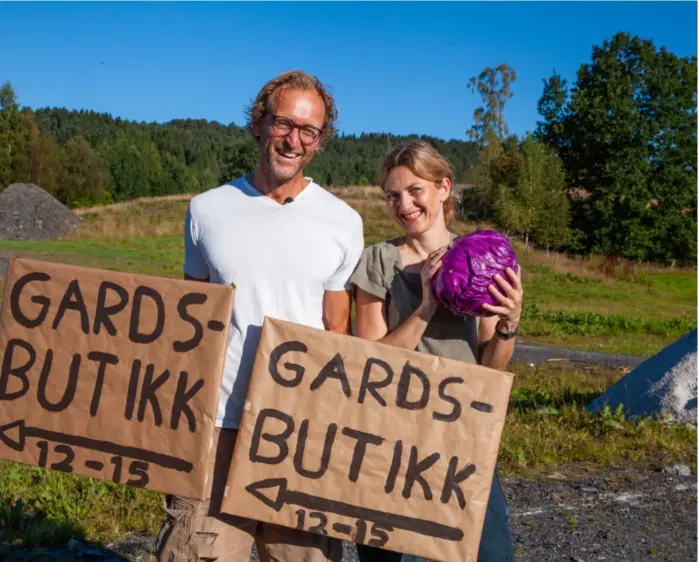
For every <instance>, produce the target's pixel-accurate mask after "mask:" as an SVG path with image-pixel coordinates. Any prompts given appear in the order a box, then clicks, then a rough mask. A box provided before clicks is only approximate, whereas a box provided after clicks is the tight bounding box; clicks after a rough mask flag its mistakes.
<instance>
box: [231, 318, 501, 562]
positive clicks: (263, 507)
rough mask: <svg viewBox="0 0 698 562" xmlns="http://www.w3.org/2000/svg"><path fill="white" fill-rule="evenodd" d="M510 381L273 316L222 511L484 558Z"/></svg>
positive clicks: (394, 546)
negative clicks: (482, 549)
mask: <svg viewBox="0 0 698 562" xmlns="http://www.w3.org/2000/svg"><path fill="white" fill-rule="evenodd" d="M512 382H513V375H511V374H509V373H504V372H500V371H496V370H492V369H488V368H485V367H480V366H477V365H470V364H467V363H463V362H459V361H453V360H449V359H443V358H439V357H435V356H431V355H426V354H422V353H418V352H416V351H408V350H404V349H400V348H396V347H393V346H389V345H385V344H380V343H374V342H370V341H366V340H361V339H359V338H355V337H352V336H345V335H340V334H333V333H330V332H325V331H321V330H316V329H313V328H307V327H304V326H299V325H297V324H293V323H289V322H283V321H280V320H274V319H270V318H267V319H265V322H264V326H263V329H262V335H261V340H260V344H259V348H258V350H257V356H256V360H255V365H254V370H253V374H252V378H251V382H250V388H249V391H248V395H247V402H246V404H245V411H244V413H243V417H242V423H241V426H240V430H239V433H238V439H237V442H236V444H235V451H234V455H233V460H232V463H231V468H230V472H229V475H228V482H227V490H226V494H225V497H224V498H223V502H222V510H223V511H224V512H227V513H231V514H234V515H240V516H244V517H249V518H252V519H256V520H259V521H267V522H272V523H276V524H279V525H283V526H286V527H292V528H297V529H302V530H305V531H309V532H314V533H320V534H327V535H330V536H333V537H337V538H341V539H345V540H351V541H354V542H358V543H363V544H369V545H373V546H377V547H382V548H385V549H388V550H393V551H398V552H403V553H408V554H414V555H419V556H424V557H426V558H430V559H433V560H442V561H448V562H457V561H463V562H466V561H467V562H469V561H475V560H476V559H477V552H478V547H479V542H480V536H481V533H482V526H483V522H484V518H485V510H486V507H487V501H488V498H489V492H490V488H491V485H492V477H493V473H494V467H495V461H496V457H497V453H498V450H499V442H500V437H501V433H502V428H503V425H504V420H505V416H506V411H507V402H508V399H509V393H510V391H511V385H512Z"/></svg>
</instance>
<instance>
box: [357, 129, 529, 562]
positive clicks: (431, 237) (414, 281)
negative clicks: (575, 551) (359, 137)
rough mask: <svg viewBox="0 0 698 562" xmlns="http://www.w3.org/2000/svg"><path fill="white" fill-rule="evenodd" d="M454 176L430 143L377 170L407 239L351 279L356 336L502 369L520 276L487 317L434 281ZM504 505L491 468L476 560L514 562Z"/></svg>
mask: <svg viewBox="0 0 698 562" xmlns="http://www.w3.org/2000/svg"><path fill="white" fill-rule="evenodd" d="M452 183H453V172H452V170H451V167H450V165H449V164H448V162H447V161H446V159H445V158H444V157H443V156H441V155H440V154H439V153H438V152H437V151H436V150H435V149H434V148H433V147H432V146H431V145H429V144H428V143H425V142H422V141H412V142H408V143H405V144H401V145H398V146H396V147H395V148H393V149H392V150H391V151H390V153H389V154H388V155H387V157H386V158H385V160H384V161H383V164H382V166H381V172H380V185H381V187H382V188H383V192H384V196H385V201H386V202H387V207H388V211H389V213H390V214H391V216H392V217H393V219H394V220H395V221H396V222H397V224H398V225H400V226H401V227H402V228H403V230H404V231H405V234H404V236H402V237H400V238H396V239H393V240H388V241H386V242H382V243H379V244H376V245H374V246H371V247H369V248H366V250H365V251H364V254H363V256H362V258H361V261H360V262H359V264H358V266H357V268H356V271H355V273H354V275H353V277H352V279H351V282H352V285H353V287H354V291H355V298H356V335H357V336H359V337H361V338H366V339H369V340H373V341H379V342H382V343H387V344H390V345H394V346H397V347H404V348H406V349H413V350H417V351H420V352H422V353H429V354H432V355H439V356H442V357H449V358H452V359H457V360H460V361H465V362H469V363H479V364H481V365H485V366H487V367H491V368H494V369H499V370H502V369H504V368H505V367H506V365H507V364H508V362H509V360H510V358H511V355H512V352H513V349H514V341H515V336H516V333H517V332H518V325H519V319H520V317H521V301H522V297H523V291H522V288H521V280H520V271H519V272H515V271H513V270H511V269H509V268H507V270H506V275H507V278H504V277H503V276H497V277H496V278H495V279H496V286H495V284H493V285H492V286H490V287H489V290H490V292H491V293H492V295H493V297H494V298H495V300H496V301H497V302H498V305H497V306H490V305H484V308H486V309H487V311H488V312H489V313H490V314H491V316H488V317H480V318H469V317H468V318H464V317H460V316H456V315H455V314H453V313H451V312H450V311H449V310H447V309H446V308H445V307H443V306H440V305H439V304H438V303H437V301H436V299H435V297H434V294H433V292H432V289H431V279H432V277H433V276H434V274H435V273H436V272H437V271H438V269H439V267H440V266H441V258H442V256H443V254H444V253H445V251H446V250H447V249H448V247H449V245H450V244H451V242H452V241H453V240H454V239H455V237H456V235H455V234H453V233H451V232H449V230H448V224H449V221H450V219H451V218H452V216H453V211H454V204H453V200H452V199H451V186H452ZM507 511H508V510H507V506H506V501H505V498H504V494H503V492H502V489H501V486H500V483H499V475H498V472H497V471H496V470H495V475H494V479H493V482H492V491H491V493H490V498H489V502H488V506H487V514H486V517H485V523H484V527H483V534H482V540H481V544H480V551H479V554H478V562H490V561H492V562H494V561H496V562H505V561H511V560H514V559H515V558H514V554H513V548H512V543H511V537H510V534H509V526H508V513H507ZM357 548H358V551H359V559H360V560H361V561H362V562H369V561H374V560H375V561H382V562H383V561H384V562H392V561H396V562H397V561H399V560H400V559H401V556H402V555H401V554H399V553H393V552H389V551H385V550H380V549H377V548H373V547H368V546H365V545H357Z"/></svg>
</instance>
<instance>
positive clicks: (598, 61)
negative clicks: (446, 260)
mask: <svg viewBox="0 0 698 562" xmlns="http://www.w3.org/2000/svg"><path fill="white" fill-rule="evenodd" d="M696 79H697V71H696V57H695V56H692V57H678V56H676V55H675V54H673V53H671V52H669V51H668V50H667V49H666V48H664V47H661V48H657V47H656V46H655V45H654V44H653V43H652V42H651V41H649V40H645V39H642V38H640V37H637V36H631V35H630V34H627V33H618V34H616V35H615V36H614V37H612V38H611V39H610V40H606V41H604V42H603V44H602V45H600V46H594V47H593V49H592V56H591V61H590V62H588V63H584V64H582V65H581V66H580V67H579V70H578V71H577V77H576V80H575V82H574V83H573V84H571V85H568V84H567V81H566V80H565V79H564V78H562V77H561V76H560V75H559V74H557V73H556V72H555V71H553V73H552V75H551V76H550V77H549V78H548V79H545V80H544V81H543V91H542V94H541V97H540V99H539V101H538V107H537V109H538V113H539V115H540V120H539V121H538V123H537V127H536V130H535V131H533V132H531V133H529V134H527V135H526V136H525V137H524V138H523V139H518V138H517V137H516V136H510V135H509V133H508V131H507V127H506V120H505V118H504V108H505V106H506V102H507V101H508V100H509V99H511V97H512V95H513V84H514V82H515V81H516V72H515V70H514V69H512V68H511V67H510V66H509V65H507V64H502V65H499V66H497V67H494V68H490V67H488V68H485V69H484V70H483V71H482V72H481V73H480V74H479V75H478V76H473V77H472V78H471V79H470V82H469V87H470V89H471V90H472V91H473V92H474V93H476V94H478V95H479V96H480V98H481V102H482V105H481V106H480V107H478V108H477V109H476V110H475V112H474V114H473V126H472V127H471V129H470V130H469V131H468V134H469V136H470V138H471V139H472V141H473V142H474V143H475V145H476V147H477V156H476V158H475V164H474V166H473V177H474V178H475V183H476V184H477V188H476V189H473V190H468V191H465V192H464V194H463V197H462V199H461V201H460V208H461V213H462V214H463V215H465V216H468V217H471V218H478V219H485V220H491V221H493V222H495V223H496V224H498V225H499V226H500V227H501V228H503V229H505V230H507V231H508V232H510V233H513V234H516V235H518V236H520V237H521V238H522V239H523V240H525V241H526V243H529V242H530V243H532V244H535V245H537V246H539V247H543V248H556V249H562V250H567V251H573V252H579V253H594V254H604V255H610V256H615V257H624V258H626V259H629V260H634V261H651V262H655V263H665V264H668V263H671V264H680V265H692V266H695V264H696V206H697V205H696V164H697V162H696V159H697V154H698V153H697V147H696Z"/></svg>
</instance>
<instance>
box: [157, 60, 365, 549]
mask: <svg viewBox="0 0 698 562" xmlns="http://www.w3.org/2000/svg"><path fill="white" fill-rule="evenodd" d="M336 118H337V111H336V108H335V104H334V100H333V99H332V96H331V95H330V94H329V93H328V92H327V90H326V89H325V88H324V87H323V85H322V84H321V83H320V82H319V81H318V80H317V79H316V78H315V77H313V76H309V75H308V74H306V73H304V72H299V71H291V72H287V73H284V74H281V75H280V76H278V77H276V78H274V79H273V80H271V81H270V82H268V83H267V84H266V85H265V86H264V87H263V88H262V90H261V91H260V92H259V95H258V96H257V99H256V100H255V102H254V104H253V105H252V106H251V108H250V109H249V111H248V125H247V126H248V129H249V130H250V132H251V133H252V134H253V136H254V137H255V138H256V140H257V145H258V148H259V162H258V165H257V168H256V170H255V171H254V172H253V173H251V174H248V175H245V176H243V177H240V178H237V179H235V180H234V181H232V182H230V183H229V184H225V185H222V186H220V187H218V188H215V189H212V190H210V191H207V192H206V193H203V194H200V195H198V196H196V197H194V198H193V199H192V201H191V203H190V205H189V208H188V210H187V216H186V221H185V260H184V273H185V275H184V277H185V278H186V279H193V280H199V281H209V282H212V283H222V284H226V285H234V286H235V288H236V292H235V303H234V311H233V318H232V324H231V333H230V338H229V343H228V347H227V351H226V360H225V368H224V374H223V382H222V386H221V393H220V402H219V409H218V416H217V420H216V422H217V423H216V425H217V429H216V435H217V439H218V442H217V446H216V454H215V460H214V462H215V466H212V467H211V470H212V472H213V479H212V480H213V482H212V489H211V493H210V499H209V500H208V501H195V500H190V499H187V498H179V497H171V496H168V497H167V498H166V509H167V512H168V515H169V517H168V519H167V521H166V522H165V524H164V525H163V527H162V529H161V531H160V535H159V537H158V560H159V561H160V562H190V561H193V560H199V561H202V562H212V561H218V562H224V561H225V562H243V561H244V562H248V560H249V558H250V551H251V547H252V544H253V542H254V543H256V545H257V550H258V552H259V555H260V559H261V560H262V562H264V561H266V560H273V561H279V562H281V561H283V562H294V561H298V562H315V561H326V560H329V561H332V562H334V561H337V562H338V561H340V560H341V542H340V541H337V540H333V539H330V538H329V537H326V536H318V535H315V534H310V533H304V532H300V531H297V530H294V529H289V528H284V527H280V526H275V525H270V524H266V523H264V524H263V523H260V522H257V521H250V520H246V519H242V518H239V517H233V516H230V515H228V514H222V513H220V509H219V508H220V500H221V498H222V494H223V489H224V487H225V480H226V476H227V473H228V467H229V465H230V460H231V458H232V450H233V446H234V443H235V437H236V433H237V428H238V426H239V423H240V418H241V413H242V407H243V403H244V400H245V396H246V393H247V388H248V383H249V378H250V375H251V371H252V366H253V362H254V356H255V352H256V348H257V344H258V341H259V336H260V331H261V326H262V323H263V320H264V317H265V316H270V317H274V318H278V319H282V320H288V321H291V322H295V323H298V324H303V325H306V326H311V327H315V328H319V329H323V328H324V329H327V330H331V331H333V332H339V333H349V330H350V308H351V293H350V292H349V286H348V280H349V277H350V276H351V274H352V272H353V270H354V267H355V265H356V263H357V262H358V260H359V257H360V255H361V252H362V250H363V247H364V240H363V224H362V221H361V217H360V216H359V214H358V213H356V212H355V211H354V210H353V209H352V208H351V207H349V206H348V205H347V204H346V203H344V202H343V201H341V200H340V199H338V198H337V197H335V196H334V195H331V194H330V193H329V192H328V191H326V190H324V189H323V188H321V187H320V186H319V185H317V184H316V183H314V182H313V181H312V180H311V179H310V178H306V177H304V175H303V169H304V167H305V166H307V165H308V164H309V163H310V162H311V161H312V159H313V157H314V156H315V154H316V153H317V152H318V151H319V150H321V148H322V146H323V144H324V142H326V141H327V140H328V139H329V138H331V137H332V135H333V132H334V123H335V121H336ZM242 501H244V500H242Z"/></svg>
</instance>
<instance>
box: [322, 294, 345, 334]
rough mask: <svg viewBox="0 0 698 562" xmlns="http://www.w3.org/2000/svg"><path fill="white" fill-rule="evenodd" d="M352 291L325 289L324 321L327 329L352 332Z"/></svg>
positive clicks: (340, 332)
mask: <svg viewBox="0 0 698 562" xmlns="http://www.w3.org/2000/svg"><path fill="white" fill-rule="evenodd" d="M351 300H352V299H351V291H325V294H324V297H323V300H322V322H323V324H324V325H325V330H328V331H330V332H337V333H338V334H351Z"/></svg>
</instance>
